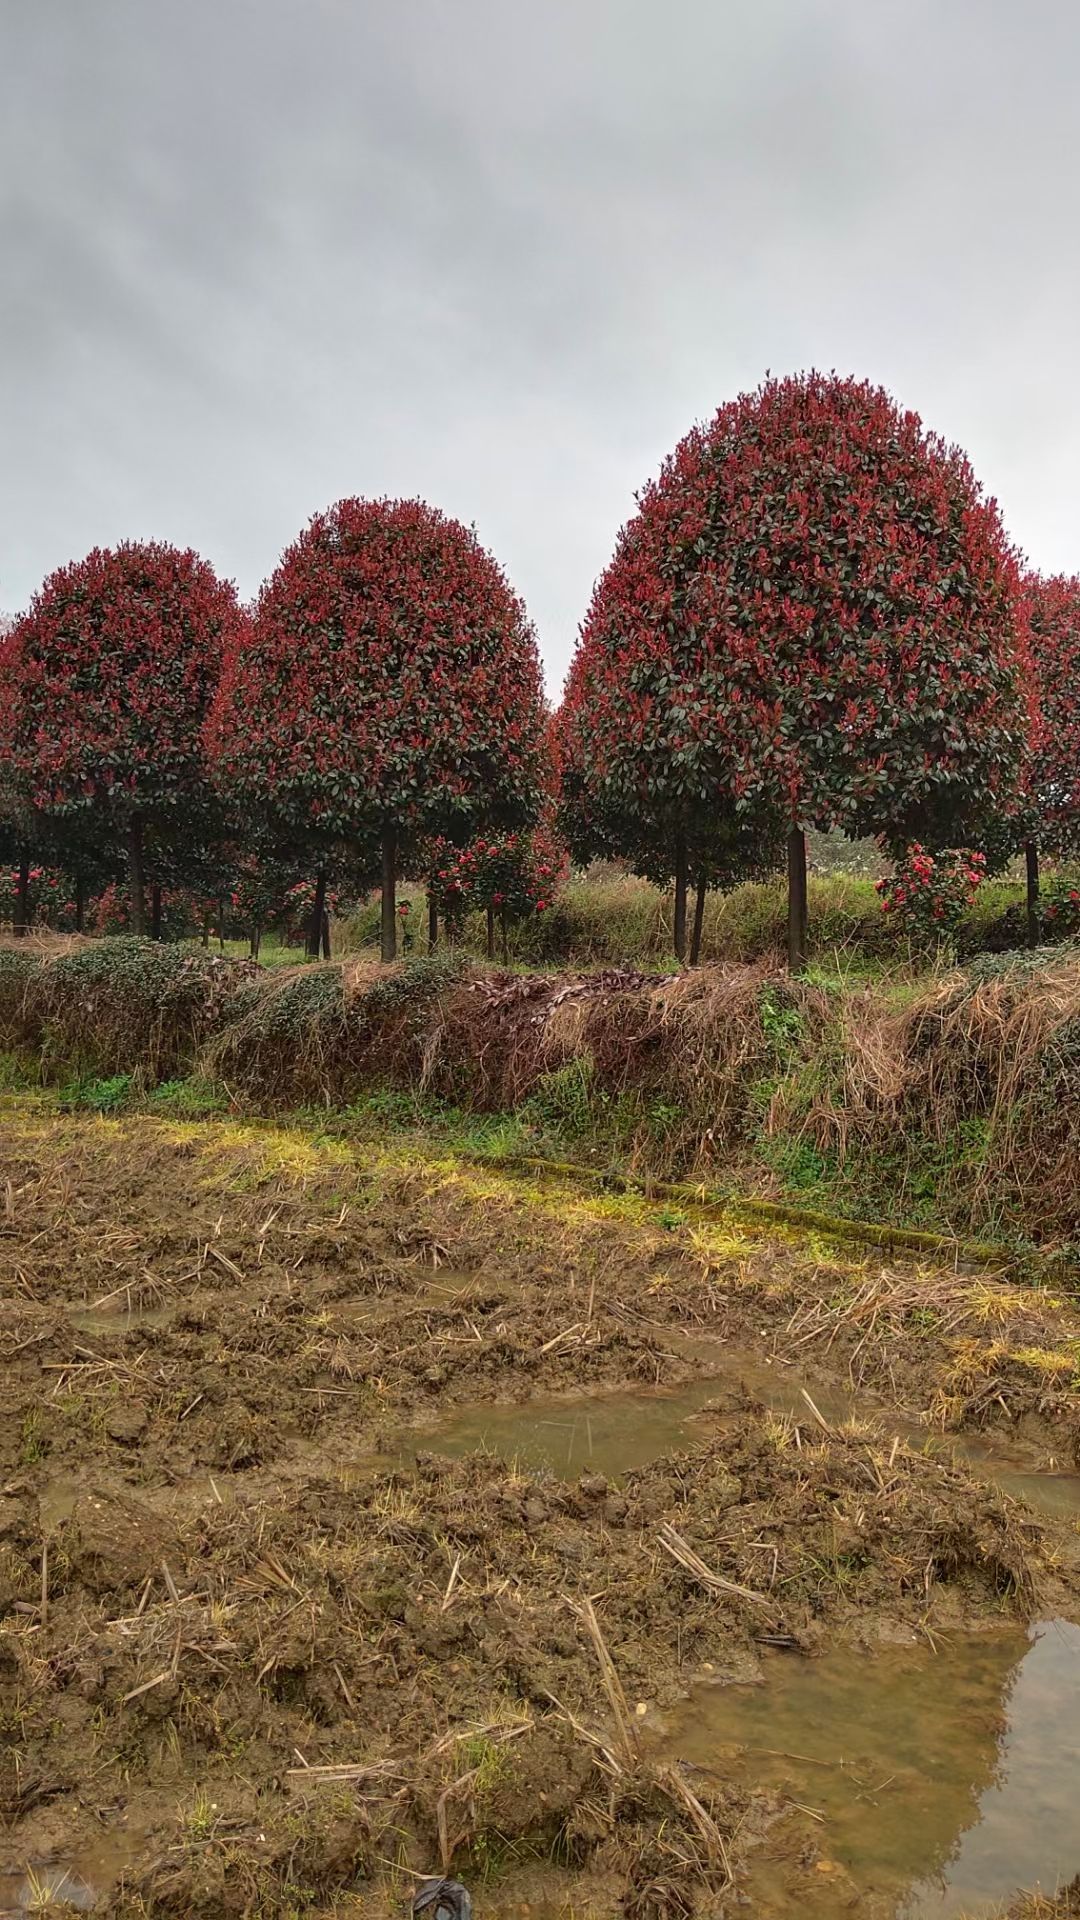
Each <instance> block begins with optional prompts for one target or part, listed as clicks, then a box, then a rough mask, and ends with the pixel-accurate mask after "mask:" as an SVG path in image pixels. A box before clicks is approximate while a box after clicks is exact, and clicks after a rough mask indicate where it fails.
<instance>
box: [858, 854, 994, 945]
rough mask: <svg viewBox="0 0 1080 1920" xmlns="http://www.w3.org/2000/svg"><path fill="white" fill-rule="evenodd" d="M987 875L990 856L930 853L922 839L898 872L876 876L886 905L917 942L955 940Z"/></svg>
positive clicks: (939, 942)
mask: <svg viewBox="0 0 1080 1920" xmlns="http://www.w3.org/2000/svg"><path fill="white" fill-rule="evenodd" d="M985 877H986V856H985V855H984V854H981V853H970V852H968V851H967V850H966V849H965V848H962V847H961V848H956V847H949V848H946V849H945V851H944V852H941V853H928V852H927V850H926V848H925V847H923V846H920V845H919V843H918V841H916V842H915V843H914V845H913V846H911V847H909V848H908V851H907V856H906V858H905V859H904V860H903V861H902V862H901V863H899V864H898V865H897V868H896V871H895V873H893V874H891V875H889V876H888V877H887V878H886V879H884V880H877V881H875V883H874V884H875V886H876V888H877V891H878V893H879V894H880V896H881V910H882V912H883V913H887V914H890V915H891V916H892V917H893V919H894V920H895V921H896V922H897V923H898V925H899V927H900V929H901V932H902V933H904V934H906V936H907V938H908V939H909V940H910V941H912V943H913V944H914V945H916V946H921V947H928V946H936V945H937V946H940V945H944V944H945V943H946V942H948V941H950V940H951V939H952V938H953V937H954V935H955V933H956V930H957V928H958V927H959V925H960V922H961V920H962V919H963V917H964V914H965V913H966V912H967V909H968V908H969V907H970V906H971V904H972V902H973V900H974V899H975V896H976V894H977V893H978V891H979V888H980V887H981V885H982V883H983V880H984V879H985Z"/></svg>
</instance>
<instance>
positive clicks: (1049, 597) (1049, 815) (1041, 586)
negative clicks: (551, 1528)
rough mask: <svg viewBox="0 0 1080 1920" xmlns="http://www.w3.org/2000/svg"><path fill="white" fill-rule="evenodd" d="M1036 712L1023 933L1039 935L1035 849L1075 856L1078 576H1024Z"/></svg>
mask: <svg viewBox="0 0 1080 1920" xmlns="http://www.w3.org/2000/svg"><path fill="white" fill-rule="evenodd" d="M1024 589H1025V597H1026V601H1027V610H1028V620H1029V626H1030V634H1031V655H1032V664H1033V667H1034V673H1035V681H1036V684H1037V686H1038V693H1039V712H1038V716H1037V721H1036V725H1035V728H1034V730H1033V735H1032V747H1031V754H1030V758H1029V760H1028V765H1027V769H1026V787H1027V819H1028V829H1029V830H1028V837H1027V839H1026V842H1025V853H1026V855H1027V911H1028V938H1029V941H1030V942H1031V943H1032V945H1034V944H1035V942H1036V941H1037V940H1038V938H1039V932H1038V926H1039V906H1038V902H1039V854H1040V852H1041V853H1049V854H1051V855H1054V856H1056V857H1057V858H1059V859H1061V858H1066V859H1068V858H1075V857H1076V856H1077V854H1080V579H1077V578H1075V577H1072V578H1070V577H1067V576H1066V575H1064V574H1055V575H1053V576H1052V577H1051V578H1049V579H1044V578H1043V577H1042V576H1041V575H1039V574H1036V573H1031V574H1028V576H1027V578H1026V580H1025V582H1024Z"/></svg>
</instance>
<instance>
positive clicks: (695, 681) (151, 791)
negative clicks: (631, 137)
mask: <svg viewBox="0 0 1080 1920" xmlns="http://www.w3.org/2000/svg"><path fill="white" fill-rule="evenodd" d="M1078 669H1080V583H1078V582H1077V581H1076V580H1072V579H1063V578H1057V579H1052V580H1043V579H1040V578H1038V577H1037V576H1034V575H1031V574H1027V573H1025V572H1024V570H1023V568H1022V566H1021V562H1020V559H1019V556H1018V555H1017V553H1016V551H1015V550H1014V548H1013V547H1012V545H1011V544H1010V542H1009V540H1008V538H1007V537H1006V534H1005V531H1004V528H1003V526H1002V522H1001V517H1000V514H999V512H998V509H997V506H996V504H995V502H994V501H993V500H990V499H988V498H987V497H986V496H985V495H984V493H983V491H982V489H981V488H980V486H979V484H978V482H977V481H976V479H975V476H974V474H973V472H972V470H971V467H970V464H969V462H968V461H967V459H966V458H965V456H964V455H963V454H962V453H961V452H960V451H959V450H958V449H957V448H955V447H951V446H948V445H946V444H945V443H944V442H943V441H942V440H940V439H939V438H937V436H935V435H933V434H930V433H928V432H926V431H925V430H924V429H923V427H922V425H921V422H920V421H919V419H918V417H917V416H916V415H915V414H913V413H908V412H903V411H901V410H900V409H899V408H898V407H897V406H896V405H895V403H894V402H893V401H892V400H891V399H890V398H889V396H888V395H887V394H886V393H884V392H883V391H882V390H881V389H879V388H875V387H872V386H870V385H868V384H866V383H864V382H858V381H854V380H844V379H840V378H838V377H837V376H835V375H829V376H826V375H821V374H817V373H810V374H804V375H799V376H796V377H793V378H789V379H785V380H769V381H767V382H766V383H765V384H764V385H763V386H762V387H761V388H760V389H759V390H758V391H757V392H756V393H753V394H744V395H742V396H740V397H739V398H738V399H736V400H734V401H731V402H729V403H728V404H726V405H724V406H722V407H721V408H720V409H719V410H718V412H717V413H716V414H715V415H714V416H713V418H712V419H711V420H710V421H708V422H706V423H704V424H703V425H700V426H697V427H695V428H694V429H693V430H692V431H691V432H690V433H689V434H688V435H687V436H686V438H685V439H684V440H683V441H681V442H680V444H679V445H678V447H676V449H675V450H674V452H673V453H672V455H671V456H670V458H669V459H668V460H667V461H666V462H665V463H664V466H663V468H662V470H661V472H660V474H659V476H658V478H657V479H656V480H654V481H652V482H651V483H650V484H649V485H648V486H647V487H646V488H645V489H644V491H643V492H642V494H641V495H640V497H639V500H638V504H637V510H636V512H635V513H634V515H633V516H632V518H631V519H630V520H629V522H628V523H627V525H626V526H625V527H624V529H623V531H622V533H621V535H620V537H619V541H618V544H617V547H616V551H615V555H614V557H613V559H612V561H611V564H610V565H609V566H608V568H607V570H606V571H605V573H604V574H603V575H602V577H601V579H600V580H599V582H598V584H597V586H596V589H595V591H594V594H593V598H592V603H591V605H590V608H589V611H588V614H587V617H586V619H585V622H584V624H583V627H582V630H581V634H580V637H579V642H578V646H577V650H576V653H575V655H574V659H573V663H572V666H571V670H570V675H569V679H568V682H567V687H566V692H565V696H564V700H563V703H562V706H561V708H560V710H559V712H558V714H557V715H556V716H555V717H554V720H553V721H552V720H551V719H550V717H549V715H548V714H547V712H546V709H545V705H544V699H543V692H542V683H541V675H540V666H539V659H538V654H537V647H536V639H535V635H534V632H533V629H532V626H531V624H530V622H529V620H528V617H527V614H526V612H525V609H524V606H523V605H522V603H521V601H520V600H519V599H518V597H517V596H516V595H515V594H514V592H513V591H512V589H511V587H510V585H509V583H508V581H507V579H506V577H505V575H504V574H503V572H502V571H501V569H500V568H499V567H498V565H497V564H496V562H495V561H494V560H493V559H492V557H491V556H490V555H489V554H488V553H486V552H485V551H484V549H483V548H482V547H481V546H480V544H479V542H478V541H477V539H476V536H475V534H474V533H473V532H470V531H469V530H467V529H466V528H464V527H462V526H461V525H459V524H458V523H457V522H455V521H452V520H448V519H447V518H445V517H444V516H443V515H442V514H440V513H438V512H437V511H436V510H435V509H433V508H431V507H429V506H426V505H424V504H423V503H421V502H418V501H386V500H378V501H367V500H345V501H341V502H340V503H339V504H338V505H337V506H335V507H333V508H332V509H331V510H330V511H329V512H327V513H324V514H320V515H318V516H317V517H316V518H315V519H314V520H313V521H312V522H311V524H310V525H309V526H308V527H307V528H306V529H305V531H304V532H303V533H302V534H301V535H300V537H299V539H298V540H297V541H296V542H295V544H294V545H293V546H291V547H290V548H289V549H288V551H287V552H286V553H285V554H284V555H283V557H282V560H281V562H280V564H279V566H278V567H277V569H276V571H275V572H274V574H273V575H272V576H271V578H270V579H269V581H268V582H267V583H266V585H265V586H264V587H263V589H262V591H261V593H260V594H259V596H258V599H257V601H256V603H255V605H254V606H253V607H252V608H250V609H244V608H241V607H240V605H239V604H238V602H237V599H236V596H235V593H234V591H233V589H232V588H231V586H229V585H228V584H227V583H225V582H222V581H220V580H219V579H218V578H217V577H216V575H215V574H214V572H213V570H212V569H211V568H210V567H209V565H208V564H207V563H206V562H205V561H203V560H201V559H199V558H198V556H196V555H195V554H192V553H179V552H177V551H176V550H174V549H173V548H170V547H167V546H162V545H131V546H122V547H119V548H117V549H116V550H115V551H113V552H109V553H102V552H95V553H93V554H91V555H90V556H89V557H88V558H87V559H86V560H84V561H82V562H79V563H78V564H76V565H72V566H69V567H66V568H62V569H61V570H60V571H59V572H58V573H56V574H54V575H53V576H52V577H51V578H50V579H49V580H48V581H46V582H45V584H44V586H43V587H42V589H41V590H40V592H39V593H38V594H37V595H36V596H35V599H34V602H33V604H32V606H31V607H30V609H29V611H28V613H27V614H26V615H25V616H24V617H23V618H22V619H20V620H19V621H18V622H16V624H15V626H14V628H13V630H12V631H11V632H10V633H9V634H8V636H7V637H6V639H4V640H3V641H0V834H3V835H4V836H5V837H6V841H7V846H6V848H5V847H4V846H3V845H2V844H0V856H2V855H3V854H4V853H5V852H7V853H9V854H10V857H11V858H12V859H13V860H14V861H15V862H16V863H17V865H18V867H19V871H20V873H22V872H25V871H27V870H28V865H29V862H30V861H32V860H33V859H38V860H42V861H44V860H53V861H55V862H56V863H57V864H59V865H61V866H63V867H64V869H65V870H66V871H67V872H69V873H71V874H74V875H75V876H76V880H77V887H78V888H83V887H85V886H88V885H92V884H95V883H98V882H103V883H105V882H108V881H109V880H111V879H113V878H115V875H116V871H117V863H118V861H119V860H120V859H121V857H122V858H123V861H124V862H125V863H126V868H127V872H128V876H129V888H130V904H131V921H132V925H133V926H134V927H135V928H136V929H143V928H145V926H146V925H147V920H148V914H147V898H146V896H147V888H148V885H149V887H150V890H151V895H153V890H154V888H160V887H162V886H169V885H177V884H183V885H186V886H189V887H193V888H195V889H201V890H202V892H203V893H205V894H206V895H213V894H215V893H217V894H219V895H220V894H221V893H222V892H223V891H225V890H226V889H227V890H229V891H235V888H236V885H237V884H239V881H238V879H237V876H241V877H242V879H243V882H244V884H246V885H248V886H249V887H250V888H252V889H253V890H254V891H255V892H257V891H258V888H259V886H260V884H261V882H262V880H263V878H267V884H268V885H269V884H270V881H271V879H272V883H273V885H274V886H275V887H277V888H278V890H279V891H280V890H281V887H282V886H283V884H284V882H285V881H286V880H288V882H289V885H291V886H296V885H298V884H299V877H300V876H309V877H310V880H311V883H312V885H313V897H312V910H311V927H312V940H313V944H314V945H315V947H316V950H317V948H318V943H319V938H320V929H321V927H322V924H323V915H324V908H325V899H326V891H327V888H328V887H332V886H333V885H335V884H338V885H344V886H346V887H348V888H349V889H351V890H353V891H355V892H358V891H362V890H363V889H364V888H365V887H367V886H369V885H371V884H373V883H378V884H380V885H381V894H382V941H381V945H382V953H383V957H384V958H386V959H390V958H392V957H393V955H394V953H395V951H396V946H397V926H396V922H397V918H398V915H397V912H396V897H395V888H396V882H397V878H398V876H399V874H400V873H401V872H403V871H410V872H413V873H418V874H423V875H424V876H425V877H426V878H427V880H428V884H429V896H430V899H431V901H432V905H433V908H434V910H435V911H436V912H438V911H440V910H441V911H442V912H443V913H444V914H445V915H447V916H448V917H449V919H450V922H451V924H453V920H454V917H455V914H459V913H460V911H461V910H462V909H463V906H464V903H465V902H466V901H467V902H468V903H469V904H473V905H476V904H485V905H486V906H487V909H488V914H489V941H490V942H491V943H492V944H493V940H494V924H495V920H496V918H501V917H503V913H502V912H501V911H500V909H503V910H504V911H505V914H509V913H511V912H520V911H536V910H543V908H544V906H546V904H547V900H546V898H545V895H548V894H549V892H550V885H551V884H553V883H554V880H555V878H556V877H557V875H558V872H559V870H560V867H561V866H562V865H563V864H564V861H565V856H564V854H563V852H562V849H561V844H560V837H561V840H562V841H565V843H567V844H568V845H569V847H570V849H571V850H572V852H573V854H574V856H575V857H576V858H578V859H581V860H585V859H588V858H591V857H595V856H604V857H608V858H617V859H621V860H624V861H626V862H628V863H629V864H630V865H631V866H632V867H634V868H635V869H636V870H637V871H639V872H641V873H643V874H645V875H647V876H648V877H649V878H652V879H654V880H657V881H659V882H661V883H665V884H666V883H669V882H671V881H672V880H673V881H674V888H675V929H674V933H675V947H676V951H677V953H678V954H679V956H680V957H681V958H685V957H687V955H689V956H690V957H691V958H695V957H696V947H697V942H698V941H699V939H700V926H701V915H702V908H703V903H704V898H705V892H706V889H707V888H708V887H710V886H720V887H723V886H727V885H730V884H731V883H733V882H734V881H736V880H739V879H743V878H746V877H749V876H753V875H757V874H760V873H763V872H767V871H770V870H775V869H776V868H777V867H779V866H781V865H782V864H783V863H784V862H785V860H786V863H787V869H788V876H789V902H790V910H789V953H790V959H791V963H792V965H793V966H796V967H798V966H800V965H802V964H803V962H804V960H805V955H806V940H807V929H806V849H805V830H806V828H807V827H810V826H813V827H816V828H820V829H839V830H841V831H842V832H844V833H846V834H850V835H852V836H857V837H862V836H865V835H875V836H878V837H879V838H881V839H882V841H883V842H884V843H885V844H886V846H887V847H888V848H889V849H890V850H891V851H893V852H894V853H896V854H898V855H899V854H901V853H902V851H903V850H904V849H906V848H908V847H910V846H911V845H912V844H913V843H918V845H919V846H920V847H921V848H925V849H927V850H929V851H930V852H931V853H933V852H940V851H941V850H942V849H947V848H957V847H962V848H965V849H970V850H972V851H975V852H978V853H979V854H981V855H982V857H983V862H984V863H985V864H987V865H988V866H990V867H991V868H993V867H1000V866H1001V865H1003V864H1004V862H1005V861H1006V860H1007V859H1009V858H1011V857H1012V855H1013V854H1014V853H1015V852H1016V851H1017V850H1018V849H1019V848H1021V847H1024V848H1026V850H1027V862H1028V876H1029V908H1030V913H1031V925H1032V928H1034V924H1035V921H1034V911H1035V896H1036V893H1037V888H1038V863H1039V854H1040V852H1041V851H1042V852H1047V853H1052V854H1054V855H1067V854H1071V853H1073V852H1075V851H1076V849H1077V846H1078V844H1080V676H1078ZM538 823H539V838H537V837H536V836H537V831H538ZM542 869H547V870H546V871H542ZM500 876H504V877H503V878H500ZM692 884H696V887H697V910H696V913H695V927H694V929H693V930H691V929H690V928H689V927H688V906H687V902H688V894H689V890H690V887H691V885H692ZM149 917H150V918H151V919H152V918H153V899H151V912H150V916H149Z"/></svg>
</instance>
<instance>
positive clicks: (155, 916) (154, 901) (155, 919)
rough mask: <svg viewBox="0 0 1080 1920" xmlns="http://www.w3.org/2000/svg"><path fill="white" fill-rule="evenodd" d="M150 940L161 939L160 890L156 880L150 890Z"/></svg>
mask: <svg viewBox="0 0 1080 1920" xmlns="http://www.w3.org/2000/svg"><path fill="white" fill-rule="evenodd" d="M150 938H151V940H160V939H161V888H160V887H159V886H158V883H157V881H156V880H155V881H154V884H153V886H152V887H151V889H150Z"/></svg>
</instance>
